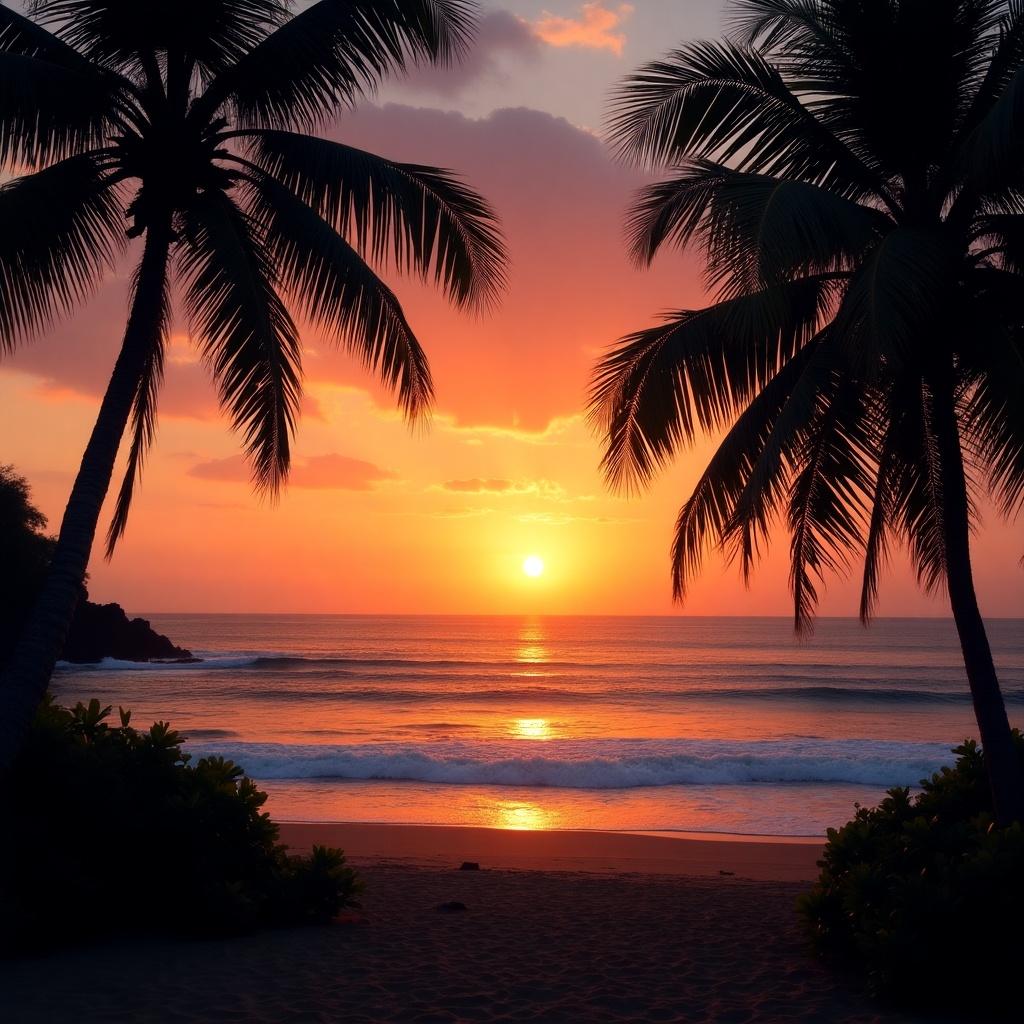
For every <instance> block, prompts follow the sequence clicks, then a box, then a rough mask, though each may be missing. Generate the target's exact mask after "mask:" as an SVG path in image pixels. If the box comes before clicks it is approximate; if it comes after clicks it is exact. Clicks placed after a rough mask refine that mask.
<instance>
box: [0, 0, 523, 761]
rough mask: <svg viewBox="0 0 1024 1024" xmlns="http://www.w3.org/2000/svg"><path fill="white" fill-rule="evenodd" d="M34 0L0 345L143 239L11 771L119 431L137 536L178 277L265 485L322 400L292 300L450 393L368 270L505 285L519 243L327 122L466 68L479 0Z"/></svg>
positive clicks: (0, 275) (19, 53)
mask: <svg viewBox="0 0 1024 1024" xmlns="http://www.w3.org/2000/svg"><path fill="white" fill-rule="evenodd" d="M292 7H293V4H292V3H291V2H290V0H153V2H152V3H146V4H140V3H138V2H137V0H35V2H33V3H31V4H30V5H29V9H28V16H23V15H21V14H18V13H16V12H15V11H13V10H11V9H10V8H9V7H6V6H2V7H0V162H2V164H0V166H3V167H5V168H16V169H18V170H19V171H22V172H29V173H23V175H22V176H21V177H18V178H16V179H14V180H13V181H10V182H8V183H7V184H5V185H4V186H3V187H2V188H0V224H2V231H0V345H2V346H3V348H4V349H5V350H8V351H9V350H11V349H13V348H14V347H15V345H16V344H17V343H18V342H19V341H21V340H23V339H25V338H28V337H30V336H31V335H32V334H34V333H35V332H37V331H38V330H39V329H40V328H42V327H43V326H45V325H47V324H49V323H50V322H51V321H52V320H53V318H54V317H55V316H57V315H59V314H62V313H67V312H69V311H71V310H72V309H73V308H74V307H75V306H76V304H77V303H78V302H79V301H81V300H82V299H83V298H84V297H85V296H86V295H87V294H88V293H89V292H90V291H91V290H92V288H93V286H94V285H95V284H96V283H97V281H98V280H99V279H100V277H101V275H102V274H103V272H104V271H105V270H106V269H107V268H108V267H110V266H111V264H112V263H113V262H114V261H115V260H116V259H117V257H118V256H119V255H120V254H121V253H122V251H123V250H124V248H125V244H126V238H132V237H136V236H138V237H140V238H141V239H142V253H141V258H140V259H139V263H138V267H137V270H136V273H135V279H134V285H133V290H132V298H131V309H130V312H129V316H128V322H127V328H126V330H125V334H124V340H123V344H122V346H121V350H120V354H119V355H118V358H117V362H116V365H115V367H114V371H113V375H112V377H111V379H110V384H109V386H108V388H107V391H106V394H105V395H104V397H103V402H102V405H101V407H100V412H99V417H98V419H97V421H96V426H95V428H94V430H93V432H92V435H91V437H90V438H89V442H88V446H87V448H86V450H85V455H84V457H83V459H82V466H81V469H80V471H79V474H78V477H77V479H76V480H75V483H74V487H73V489H72V492H71V496H70V500H69V502H68V506H67V510H66V512H65V514H64V519H63V522H62V524H61V529H60V539H59V542H58V544H57V547H56V551H55V553H54V557H53V561H52V565H51V571H50V575H49V578H48V582H47V584H46V588H45V590H44V592H43V594H42V597H41V599H40V601H39V603H38V605H37V607H36V609H35V612H34V614H33V616H32V618H31V620H30V623H29V625H28V626H27V627H26V630H25V632H24V634H23V636H22V638H21V640H20V642H19V644H18V646H17V649H16V651H15V653H14V654H13V656H12V658H11V659H10V661H9V663H8V664H7V666H6V668H5V671H4V673H3V696H4V715H3V716H0V769H2V768H3V766H4V765H5V764H6V763H8V762H9V760H10V758H11V757H12V756H13V754H14V752H15V750H16V747H17V745H18V743H19V740H20V738H21V737H22V736H23V735H24V732H25V729H26V728H27V725H28V722H29V721H30V719H31V716H32V714H33V713H34V711H35V708H36V707H37V705H38V703H39V700H40V698H41V697H42V695H43V692H44V690H45V687H46V685H47V683H48V681H49V678H50V674H51V672H52V670H53V665H54V663H55V660H56V658H57V656H58V654H59V652H60V650H61V647H62V645H63V640H64V636H65V633H66V630H67V628H68V624H69V622H70V620H71V617H72V614H73V611H74V607H75V603H76V601H77V599H78V595H79V592H80V589H81V585H82V581H83V579H84V576H85V571H86V567H87V564H88V560H89V553H90V549H91V547H92V543H93V538H94V535H95V531H96V525H97V521H98V518H99V514H100V507H101V505H102V503H103V500H104V496H105V495H106V493H107V488H108V486H109V484H110V479H111V475H112V472H113V468H114V461H115V458H116V455H117V451H118V447H119V445H120V442H121V439H122V436H123V434H124V432H125V430H126V428H127V427H128V426H129V423H130V426H131V443H130V449H129V453H128V468H127V473H126V476H125V479H124V483H123V484H122V486H121V489H120V493H119V494H118V498H117V503H116V507H115V510H114V515H113V520H112V523H111V526H110V531H109V534H108V538H107V541H108V544H107V547H108V554H109V553H110V552H111V551H112V550H113V547H114V545H115V544H116V542H117V540H118V538H119V537H120V536H121V535H122V533H123V532H124V529H125V524H126V521H127V515H128V509H129V505H130V504H131V499H132V492H133V488H134V486H135V483H136V481H137V479H138V476H139V472H140V470H141V468H142V464H143V460H144V457H145V454H146V451H147V448H148V447H149V446H150V444H151V443H152V440H153V435H154V430H155V426H156V418H155V417H156V407H157V399H158V394H159V389H160V382H161V377H162V370H163V361H164V347H165V341H166V337H167V329H168V324H169V323H170V319H171V316H172V310H171V292H170V283H169V282H170V276H171V273H172V272H175V273H176V274H177V280H178V282H179V284H180V289H181V292H182V295H183V304H184V308H185V311H186V313H187V316H188V319H189V321H190V322H191V324H192V327H193V331H194V333H195V336H196V337H197V338H198V341H199V345H200V347H201V351H202V354H203V357H204V359H205V362H206V363H207V365H208V366H209V369H210V371H211V373H212V376H213V378H214V380H215V382H216V385H217V388H218V392H219V398H220V402H221V405H222V407H223V408H224V409H225V410H226V411H227V412H228V414H229V416H230V418H231V422H232V425H233V427H234V428H235V429H236V430H237V431H238V432H239V433H240V435H241V437H242V438H243V440H244V446H245V451H246V453H247V455H248V457H249V459H250V461H251V464H252V467H253V478H254V482H255V486H256V487H257V488H258V489H259V490H260V491H263V492H266V493H269V494H271V495H273V494H276V492H277V491H278V489H279V487H280V486H281V484H282V482H283V481H284V480H285V478H286V477H287V473H288V465H289V444H290V439H291V436H292V433H293V431H294V428H295V423H296V417H297V415H298V408H299V402H300V396H301V345H300V338H299V332H298V329H297V328H296V324H295V321H294V320H293V319H292V316H291V314H290V312H289V308H291V309H293V310H295V311H296V312H297V313H299V314H301V315H302V316H304V317H306V318H307V319H308V320H309V321H310V322H313V323H316V324H318V325H319V326H321V327H322V328H324V329H326V332H327V333H329V334H330V335H331V336H332V337H333V338H335V339H336V340H337V341H338V343H340V344H342V345H344V346H345V347H346V348H347V349H348V350H350V351H351V352H352V353H353V354H354V355H356V356H357V357H358V358H360V359H361V360H362V361H363V363H364V364H365V365H366V366H367V367H368V368H370V369H372V370H374V371H375V372H376V373H377V374H379V375H380V377H381V378H382V379H383V380H384V381H385V382H386V383H387V384H388V385H390V386H392V387H393V388H394V389H395V390H396V391H397V394H398V399H399V401H400V403H401V406H402V408H403V410H404V411H405V413H406V414H408V416H409V417H417V416H420V415H421V414H423V413H424V412H425V411H426V410H427V408H428V407H429V405H430V403H431V400H432V395H433V390H432V385H431V377H430V370H429V367H428V364H427V359H426V356H425V355H424V352H423V350H422V348H421V347H420V344H419V342H418V341H417V339H416V336H415V335H414V334H413V332H412V330H411V328H410V326H409V324H408V323H407V322H406V318H405V316H404V314H403V312H402V308H401V306H400V305H399V303H398V300H397V299H396V297H395V295H394V294H393V293H392V292H391V291H390V290H389V289H388V288H387V287H386V286H385V285H384V283H383V282H382V281H381V280H380V278H379V277H378V276H377V275H376V274H375V272H374V271H373V270H372V269H371V267H370V266H369V265H368V262H367V260H369V261H370V262H372V263H376V264H382V263H390V265H393V266H396V267H397V268H399V269H401V270H405V271H414V272H416V273H418V274H420V275H422V276H423V277H424V278H430V279H432V280H433V281H434V282H435V283H436V285H437V286H438V287H439V288H441V289H443V290H444V292H445V293H446V294H447V295H448V296H449V297H450V298H451V300H452V301H453V302H454V303H455V304H456V305H457V306H460V307H470V306H481V305H487V304H488V303H489V302H491V301H492V300H493V299H494V298H495V297H496V295H497V293H498V292H499V291H500V289H501V287H502V284H503V267H504V259H505V257H504V251H503V243H502V241H501V238H500V234H499V232H498V228H497V222H496V219H495V216H494V214H493V212H492V210H491V208H490V207H489V206H488V205H487V203H486V202H485V201H484V200H483V199H481V198H480V197H479V196H478V195H477V194H476V193H474V192H472V191H471V190H470V189H468V188H467V187H466V186H465V185H463V184H462V183H461V182H460V181H459V180H458V179H457V178H456V177H454V176H453V175H452V174H451V173H449V172H447V171H444V170H439V169H436V168H431V167H423V166H418V165H411V164H401V163H396V162H393V161H391V160H387V159H385V158H383V157H380V156H376V155H374V154H372V153H367V152H363V151H360V150H358V149H354V148H352V147H350V146H346V145H342V144H341V143H337V142H331V141H327V140H324V139H321V138H316V137H313V136H311V135H310V134H308V133H309V132H311V131H313V130H314V129H316V128H318V127H320V126H322V125H323V124H324V123H326V122H327V121H329V120H330V119H331V118H332V117H333V116H334V115H335V114H336V113H337V112H338V111H339V109H340V108H342V107H343V106H345V105H346V104H351V103H352V102H354V101H355V100H356V99H358V98H359V97H360V96H361V95H363V94H364V93H366V92H367V91H369V90H372V89H373V88H374V86H375V85H376V84H377V83H378V81H379V80H380V79H381V78H382V77H383V76H384V75H386V74H388V73H389V72H393V71H402V70H403V69H404V68H405V67H406V66H407V65H408V64H409V63H410V62H413V61H433V62H448V61H451V60H453V59H455V58H457V57H458V56H460V54H461V53H462V52H463V51H464V50H465V48H466V46H467V44H468V42H469V41H470V39H471V37H472V31H473V29H474V15H475V8H476V4H475V3H473V2H470V0H319V2H317V3H314V4H312V5H311V6H309V7H307V8H305V9H304V10H302V11H301V12H300V13H297V14H296V13H293V12H292V10H291V8H292Z"/></svg>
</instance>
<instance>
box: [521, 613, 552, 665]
mask: <svg viewBox="0 0 1024 1024" xmlns="http://www.w3.org/2000/svg"><path fill="white" fill-rule="evenodd" d="M547 639H548V638H547V635H546V634H545V632H544V627H543V625H542V624H541V623H540V622H526V623H524V624H523V625H522V627H521V628H520V630H519V637H518V645H517V647H516V661H519V662H522V663H523V664H525V665H543V664H544V663H545V662H546V661H549V660H550V657H551V656H550V654H549V653H548V648H547ZM520 675H532V673H530V672H522V673H520Z"/></svg>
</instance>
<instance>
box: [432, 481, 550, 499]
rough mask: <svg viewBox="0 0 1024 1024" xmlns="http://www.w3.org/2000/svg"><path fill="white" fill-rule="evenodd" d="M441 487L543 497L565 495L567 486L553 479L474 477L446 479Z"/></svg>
mask: <svg viewBox="0 0 1024 1024" xmlns="http://www.w3.org/2000/svg"><path fill="white" fill-rule="evenodd" d="M441 487H442V488H443V489H444V490H446V491H453V492H455V493H457V494H532V495H536V496H537V497H541V498H557V499H562V498H564V497H565V488H564V487H562V486H561V484H556V483H554V482H553V481H551V480H494V479H490V480H488V479H483V478H481V477H472V478H471V479H469V480H446V481H445V482H444V483H443V484H441Z"/></svg>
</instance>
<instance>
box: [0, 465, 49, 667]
mask: <svg viewBox="0 0 1024 1024" xmlns="http://www.w3.org/2000/svg"><path fill="white" fill-rule="evenodd" d="M45 529H46V516H44V515H43V513H42V512H40V511H39V509H38V508H36V506H35V505H34V504H33V503H32V496H31V490H30V488H29V484H28V481H27V480H26V479H25V478H24V477H23V476H20V475H19V474H18V473H16V472H15V470H14V467H13V466H4V465H0V565H2V566H3V571H2V572H0V664H2V663H3V661H4V659H5V658H6V657H7V655H8V654H9V653H10V651H11V648H12V647H13V645H14V642H15V640H16V639H17V637H18V633H19V631H20V629H21V627H22V625H23V624H24V622H25V619H26V618H27V616H28V613H29V610H30V609H31V607H32V602H33V601H34V600H35V597H36V595H37V594H38V593H39V590H40V589H41V587H42V585H43V580H44V579H45V578H46V569H47V566H48V565H49V564H50V559H51V557H52V556H53V547H54V543H55V542H54V540H53V538H51V537H49V536H47V535H46V533H45V532H44V531H45Z"/></svg>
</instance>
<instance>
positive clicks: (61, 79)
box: [0, 50, 120, 168]
mask: <svg viewBox="0 0 1024 1024" xmlns="http://www.w3.org/2000/svg"><path fill="white" fill-rule="evenodd" d="M118 84H119V83H118V82H117V80H116V79H114V78H112V77H111V76H104V75H98V74H95V73H94V72H93V71H92V70H91V69H83V68H72V67H66V66H63V65H61V64H51V63H49V62H48V61H45V60H42V59H40V58H38V57H29V56H25V55H23V54H19V53H10V52H5V51H2V50H0V166H6V167H12V166H16V167H20V168H26V167H28V168H33V167H40V166H43V165H45V164H48V163H52V162H54V161H56V160H62V159H64V158H65V157H68V156H73V155H74V154H76V153H81V152H82V151H83V150H91V149H94V148H96V147H98V146H100V145H101V144H102V143H103V141H104V138H105V135H106V131H107V129H108V126H110V125H111V124H113V123H115V122H116V119H117V115H118V98H119V97H118V93H119V91H120V90H119V88H118Z"/></svg>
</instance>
